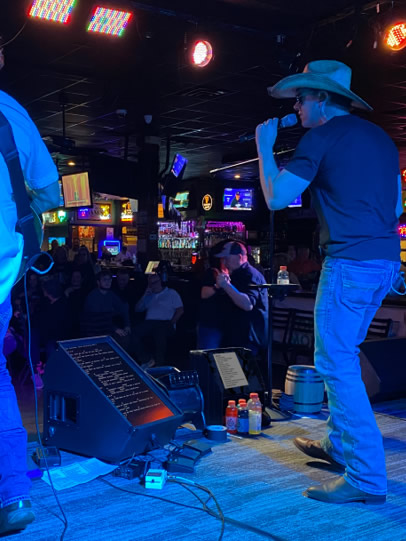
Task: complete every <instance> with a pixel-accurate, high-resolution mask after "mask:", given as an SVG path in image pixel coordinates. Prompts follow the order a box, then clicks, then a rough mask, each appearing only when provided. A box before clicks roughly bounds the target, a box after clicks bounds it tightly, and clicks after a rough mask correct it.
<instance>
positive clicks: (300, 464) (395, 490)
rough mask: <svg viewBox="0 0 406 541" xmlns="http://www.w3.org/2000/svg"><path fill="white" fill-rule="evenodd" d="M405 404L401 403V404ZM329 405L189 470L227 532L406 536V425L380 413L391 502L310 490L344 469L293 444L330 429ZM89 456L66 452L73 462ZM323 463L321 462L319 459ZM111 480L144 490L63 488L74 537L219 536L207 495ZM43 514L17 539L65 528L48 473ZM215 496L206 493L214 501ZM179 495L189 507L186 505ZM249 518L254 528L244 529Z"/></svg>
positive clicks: (294, 538)
mask: <svg viewBox="0 0 406 541" xmlns="http://www.w3.org/2000/svg"><path fill="white" fill-rule="evenodd" d="M402 407H403V406H402V405H400V406H399V405H397V406H395V407H394V411H396V410H397V409H398V410H401V408H402ZM325 417H326V414H325V412H324V413H322V414H321V415H319V416H314V417H309V418H299V417H297V418H295V417H294V418H293V419H292V420H290V421H288V422H282V423H274V424H273V425H272V426H271V427H270V428H269V429H267V430H265V431H264V432H263V435H262V436H259V437H256V438H253V439H237V438H230V440H229V441H228V442H227V443H225V444H222V445H218V446H216V447H214V448H213V453H212V454H210V455H208V456H206V457H204V458H203V459H202V460H201V461H200V463H198V465H197V467H196V472H195V473H194V474H179V475H181V476H183V477H185V478H188V479H191V480H193V481H195V482H196V483H199V484H201V485H204V486H206V487H208V488H209V489H210V490H211V491H212V492H213V493H214V495H215V496H216V498H217V500H218V502H219V504H220V506H221V508H222V511H223V513H224V515H225V517H226V525H225V531H224V536H223V539H224V540H225V541H235V540H236V539H239V538H242V539H244V541H251V540H252V541H259V540H260V539H278V540H285V541H302V540H307V541H316V540H317V541H320V540H323V541H343V540H344V541H352V540H354V541H355V540H357V541H363V540H365V541H366V540H368V541H371V540H373V541H394V540H395V541H406V513H405V511H406V423H405V421H404V420H402V419H401V418H399V419H397V418H395V417H392V416H387V415H381V414H379V413H377V414H376V417H377V422H378V424H379V427H380V429H381V431H382V434H383V437H384V444H385V449H386V457H387V469H388V479H389V481H388V485H389V494H388V500H387V503H386V504H385V505H382V506H366V505H364V504H361V503H356V504H347V505H331V504H323V503H321V502H317V501H314V500H310V499H307V498H305V497H303V496H302V492H303V491H304V490H305V489H306V488H307V487H308V486H309V485H312V484H315V483H322V482H325V481H327V480H329V479H332V478H333V477H334V476H335V475H336V474H335V473H334V472H332V471H331V470H328V469H326V468H324V467H323V463H321V462H317V461H311V460H310V459H308V458H307V457H305V456H304V455H302V454H301V453H300V452H298V450H297V449H296V448H295V447H294V445H293V444H292V439H293V438H295V437H297V436H304V437H310V438H314V439H317V438H319V437H321V436H322V434H323V427H324V422H325ZM77 460H80V457H76V456H74V455H70V454H68V453H63V464H68V463H70V462H72V461H77ZM317 466H318V467H317ZM105 479H106V481H108V482H109V483H112V484H113V485H116V486H117V487H119V488H121V489H123V490H126V491H131V492H135V494H130V493H127V492H124V491H120V490H117V489H116V488H113V487H112V486H110V485H109V484H106V483H105V482H104V481H103V480H100V479H97V480H95V481H92V482H91V483H88V484H86V485H80V486H78V487H75V488H72V489H69V490H66V491H60V492H58V496H59V498H60V501H61V503H62V505H63V508H64V510H65V513H66V515H67V517H68V520H69V529H68V531H67V533H66V536H65V539H66V540H86V541H101V540H108V541H135V540H137V541H172V540H173V541H175V540H176V541H177V540H179V541H186V540H193V541H211V540H213V541H215V540H217V539H218V538H219V534H220V531H221V522H220V521H219V520H217V519H216V518H214V517H212V516H209V515H207V514H206V513H204V512H202V511H201V510H198V509H190V508H188V507H187V506H194V507H196V508H201V504H200V502H199V501H198V500H197V499H196V498H195V497H194V496H193V495H192V494H191V493H190V492H189V491H187V490H185V489H184V488H183V487H181V486H179V485H177V484H174V483H168V484H167V485H166V486H165V488H164V489H163V490H162V491H157V490H155V491H153V490H146V489H145V488H144V487H143V486H142V485H140V484H139V483H138V482H135V481H127V480H125V479H120V478H116V477H113V476H112V475H108V476H106V477H105ZM31 494H32V501H33V507H34V510H35V512H36V515H37V520H36V521H35V522H34V523H33V524H32V525H30V526H29V527H28V528H27V530H25V531H24V532H22V533H20V534H18V535H17V536H15V537H14V539H18V540H19V539H21V540H36V541H48V540H49V541H50V540H56V539H59V536H60V533H61V532H62V530H63V525H62V523H61V522H60V521H59V520H58V518H57V515H58V514H60V511H59V509H58V507H57V505H56V502H55V499H54V497H53V494H52V491H51V489H50V487H49V486H48V485H46V484H45V483H44V482H43V481H40V480H38V481H35V482H34V483H33V486H32V492H31ZM206 496H207V495H205V494H204V493H200V497H201V498H203V499H204V500H206V499H207V498H206ZM174 502H177V503H179V504H182V505H176V504H175V503H174ZM209 505H210V507H211V509H213V510H215V506H214V504H213V503H211V504H209ZM235 521H237V522H239V523H243V524H244V525H245V528H246V529H242V528H240V527H238V525H237V524H236V523H235Z"/></svg>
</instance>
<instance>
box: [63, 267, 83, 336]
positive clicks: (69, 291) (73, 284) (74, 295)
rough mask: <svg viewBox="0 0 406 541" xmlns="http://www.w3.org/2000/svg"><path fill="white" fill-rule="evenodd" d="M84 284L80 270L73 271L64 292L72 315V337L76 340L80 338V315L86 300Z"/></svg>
mask: <svg viewBox="0 0 406 541" xmlns="http://www.w3.org/2000/svg"><path fill="white" fill-rule="evenodd" d="M82 283H83V279H82V273H81V272H80V270H78V269H76V270H73V271H72V274H71V277H70V281H69V285H68V287H67V288H66V289H65V292H64V294H65V297H66V299H67V301H68V309H69V313H70V314H71V315H72V337H74V338H78V337H79V336H80V315H81V313H82V311H83V305H84V302H85V298H86V295H85V292H84V290H83V288H82Z"/></svg>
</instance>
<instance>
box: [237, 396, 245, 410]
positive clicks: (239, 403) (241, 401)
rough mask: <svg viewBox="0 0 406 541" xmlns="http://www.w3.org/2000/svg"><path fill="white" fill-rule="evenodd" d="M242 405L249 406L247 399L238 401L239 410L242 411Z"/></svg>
mask: <svg viewBox="0 0 406 541" xmlns="http://www.w3.org/2000/svg"><path fill="white" fill-rule="evenodd" d="M242 404H245V405H247V401H246V400H245V398H239V399H238V405H237V409H241V405H242Z"/></svg>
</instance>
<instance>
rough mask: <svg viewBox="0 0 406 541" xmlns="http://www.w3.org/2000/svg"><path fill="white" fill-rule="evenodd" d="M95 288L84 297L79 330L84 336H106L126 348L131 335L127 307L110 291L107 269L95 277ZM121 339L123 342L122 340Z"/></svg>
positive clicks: (109, 277)
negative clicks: (111, 337)
mask: <svg viewBox="0 0 406 541" xmlns="http://www.w3.org/2000/svg"><path fill="white" fill-rule="evenodd" d="M96 281H97V287H96V288H95V289H93V291H91V292H90V293H89V295H88V296H87V297H86V300H85V304H84V307H83V314H82V318H81V330H82V334H83V335H84V336H97V335H100V334H108V335H111V336H113V338H114V339H116V340H117V341H118V342H119V343H120V345H122V346H123V347H125V346H127V345H128V344H127V341H128V340H124V339H125V338H126V337H129V335H130V333H131V327H130V315H129V312H128V305H126V304H125V303H123V302H122V300H121V299H120V298H119V297H117V295H116V294H115V293H113V291H111V282H112V275H111V272H110V271H109V270H107V269H103V270H101V271H100V272H99V273H98V274H97V276H96ZM122 339H123V340H122Z"/></svg>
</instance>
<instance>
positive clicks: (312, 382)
mask: <svg viewBox="0 0 406 541" xmlns="http://www.w3.org/2000/svg"><path fill="white" fill-rule="evenodd" d="M285 394H287V395H291V396H293V403H294V406H293V407H294V410H295V411H296V412H298V413H318V412H319V411H320V410H321V406H322V404H323V397H324V382H323V379H322V377H321V376H320V374H319V373H318V372H317V370H316V369H315V367H314V366H307V365H303V364H294V365H292V366H290V367H289V369H288V371H287V374H286V380H285Z"/></svg>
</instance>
